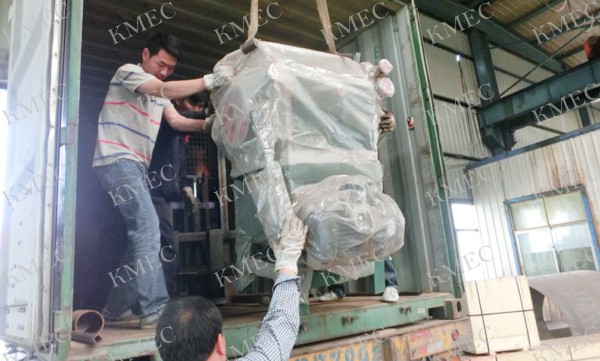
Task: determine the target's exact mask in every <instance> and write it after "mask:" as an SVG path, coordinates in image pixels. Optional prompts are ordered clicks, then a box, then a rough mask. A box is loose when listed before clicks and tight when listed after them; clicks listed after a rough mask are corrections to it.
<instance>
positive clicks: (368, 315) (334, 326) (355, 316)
mask: <svg viewBox="0 0 600 361" xmlns="http://www.w3.org/2000/svg"><path fill="white" fill-rule="evenodd" d="M450 297H451V296H450V295H449V294H447V293H437V294H431V295H427V296H421V297H410V298H406V299H405V298H401V300H400V302H399V303H394V304H390V303H384V302H378V303H376V304H373V305H369V306H361V307H358V306H354V307H351V306H350V307H342V306H343V305H344V304H345V302H344V301H341V302H339V305H340V307H339V308H338V309H337V310H334V311H331V310H328V312H326V313H316V314H310V315H305V316H302V317H301V319H300V331H299V333H298V338H297V340H296V346H298V345H304V344H309V343H313V342H319V341H323V340H330V339H335V338H340V337H346V336H350V335H357V334H361V333H365V332H369V331H371V332H372V331H373V330H376V329H383V328H389V327H396V326H402V325H406V324H410V323H414V322H417V321H420V320H424V319H427V318H428V317H429V313H430V312H429V311H430V310H431V309H442V308H443V307H444V302H445V301H446V300H448V299H449V298H450ZM349 305H351V304H350V303H349ZM261 325H262V320H257V321H256V322H252V323H244V324H240V325H231V326H224V327H223V334H224V336H225V339H226V340H227V352H228V353H227V357H230V358H231V357H237V356H240V355H234V354H232V347H233V348H235V349H237V350H240V351H242V350H244V341H246V345H249V346H251V345H252V342H251V340H252V339H253V338H254V337H255V336H256V335H257V334H258V331H259V329H260V326H261ZM247 348H248V347H246V350H247Z"/></svg>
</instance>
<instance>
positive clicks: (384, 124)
mask: <svg viewBox="0 0 600 361" xmlns="http://www.w3.org/2000/svg"><path fill="white" fill-rule="evenodd" d="M383 112H384V114H383V115H382V116H381V119H380V120H379V129H381V130H382V131H383V132H384V133H389V132H391V131H393V130H394V129H396V119H395V118H394V114H392V113H391V112H390V111H388V110H384V111H383Z"/></svg>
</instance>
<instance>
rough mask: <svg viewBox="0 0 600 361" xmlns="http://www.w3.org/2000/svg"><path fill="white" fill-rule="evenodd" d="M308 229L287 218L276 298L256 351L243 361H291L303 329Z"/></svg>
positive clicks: (280, 242)
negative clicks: (301, 265) (302, 274)
mask: <svg viewBox="0 0 600 361" xmlns="http://www.w3.org/2000/svg"><path fill="white" fill-rule="evenodd" d="M307 231H308V229H307V227H306V226H305V225H304V224H303V223H302V221H301V220H299V219H298V218H297V217H295V216H293V217H292V218H290V219H287V220H286V222H285V224H284V226H283V230H282V231H281V238H279V240H278V241H277V243H276V244H274V245H273V251H274V252H275V258H276V261H275V270H276V271H278V272H279V276H278V277H277V280H276V281H275V285H274V286H273V297H272V298H271V304H270V305H269V310H268V311H267V314H266V315H265V318H264V319H263V325H262V327H261V328H260V331H259V332H258V336H257V337H256V342H255V343H254V347H252V350H250V352H249V353H248V354H247V355H246V356H244V357H243V358H242V359H240V361H242V360H243V361H259V360H260V361H287V360H288V359H289V358H290V353H291V352H292V348H294V344H295V343H296V337H297V336H298V328H299V327H300V307H299V304H300V278H298V277H297V276H296V275H297V273H298V266H297V263H298V258H300V254H301V253H302V249H303V248H304V242H305V241H306V232H307Z"/></svg>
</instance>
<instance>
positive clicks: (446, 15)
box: [394, 0, 564, 73]
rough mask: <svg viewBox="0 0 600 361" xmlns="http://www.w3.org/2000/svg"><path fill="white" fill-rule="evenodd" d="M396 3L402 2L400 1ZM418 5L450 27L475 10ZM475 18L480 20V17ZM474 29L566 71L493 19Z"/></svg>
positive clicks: (445, 1)
mask: <svg viewBox="0 0 600 361" xmlns="http://www.w3.org/2000/svg"><path fill="white" fill-rule="evenodd" d="M394 1H396V2H400V0H394ZM403 2H404V3H406V2H407V1H406V0H403ZM485 2H486V1H477V2H474V3H473V4H475V5H476V6H480V5H481V4H483V3H485ZM416 4H417V7H418V8H419V10H421V11H423V12H425V13H428V14H431V15H433V16H435V17H438V18H440V19H442V20H443V21H445V22H447V23H448V25H450V26H453V25H454V21H455V19H456V18H457V17H461V16H462V17H464V15H463V14H465V13H466V12H469V11H472V10H473V9H472V8H470V7H466V6H464V5H460V4H458V3H456V2H453V1H451V0H436V1H432V0H416ZM475 18H476V19H478V16H476V17H475ZM463 20H464V19H463ZM474 29H477V30H480V31H481V32H483V33H485V34H487V36H488V38H489V40H490V41H491V42H494V43H496V44H498V45H500V46H502V47H503V48H505V49H507V50H510V51H512V52H513V53H515V54H518V55H520V56H522V57H523V58H525V59H527V60H529V61H531V62H533V63H535V64H541V63H544V62H546V63H545V64H544V66H543V67H544V68H546V69H548V70H550V71H552V72H555V73H559V72H561V71H563V70H564V66H563V64H562V63H561V62H559V61H557V60H555V59H550V60H548V58H549V57H550V55H549V54H548V53H547V52H545V51H543V50H542V49H540V48H538V47H536V46H535V45H533V44H529V43H527V41H526V40H525V39H523V38H521V37H520V36H518V35H517V34H515V33H514V32H512V31H511V30H509V29H507V28H506V27H504V26H502V25H501V24H498V23H497V22H495V21H492V20H491V19H490V20H485V19H482V21H480V22H478V23H477V24H475V25H474V26H473V27H472V28H471V29H470V30H474Z"/></svg>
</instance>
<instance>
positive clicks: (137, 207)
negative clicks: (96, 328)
mask: <svg viewBox="0 0 600 361" xmlns="http://www.w3.org/2000/svg"><path fill="white" fill-rule="evenodd" d="M93 169H94V172H95V173H96V175H97V176H98V178H99V179H100V183H101V184H102V186H103V187H104V189H105V190H106V191H107V192H108V193H109V194H110V195H111V197H112V198H113V202H114V204H115V208H118V209H119V211H120V212H121V215H122V216H123V218H124V219H125V226H126V227H127V237H128V238H129V243H128V245H127V249H126V250H125V254H124V255H123V258H122V263H121V266H120V267H118V268H117V269H116V270H114V271H111V272H110V273H108V275H109V276H110V278H111V281H112V283H113V287H112V288H111V290H110V294H109V296H108V301H107V302H106V305H105V306H104V309H103V312H104V313H105V314H106V315H108V316H114V317H117V316H120V315H122V314H123V313H125V312H127V311H130V310H131V311H133V310H136V311H138V312H139V315H140V316H149V315H151V314H154V313H156V312H159V311H160V310H161V309H162V308H163V307H164V305H165V304H166V303H167V302H168V301H169V295H168V294H167V290H166V288H165V278H164V275H163V271H162V270H161V269H160V261H159V259H160V242H159V235H158V233H159V222H158V217H157V216H156V212H155V211H154V207H152V200H151V199H150V193H149V190H148V185H147V184H146V182H143V181H139V180H140V179H142V180H143V179H144V177H145V176H146V169H145V168H144V166H142V165H141V164H140V163H139V162H136V161H133V160H129V159H119V160H117V161H116V162H114V163H111V164H109V165H105V166H100V167H95V168H93ZM138 183H139V184H141V185H142V187H144V188H143V189H138V190H137V191H136V192H137V193H134V194H131V193H129V191H128V188H127V187H130V188H131V189H133V188H132V187H138ZM113 273H114V274H113ZM132 274H133V276H132ZM119 282H120V283H121V284H119Z"/></svg>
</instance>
